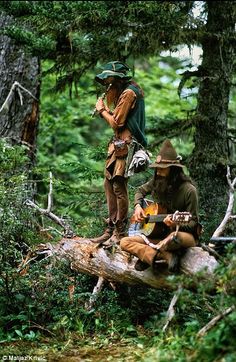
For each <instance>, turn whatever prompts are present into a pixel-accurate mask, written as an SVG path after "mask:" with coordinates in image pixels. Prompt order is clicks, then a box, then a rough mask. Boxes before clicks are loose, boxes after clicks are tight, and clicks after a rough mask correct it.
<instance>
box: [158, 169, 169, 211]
mask: <svg viewBox="0 0 236 362" xmlns="http://www.w3.org/2000/svg"><path fill="white" fill-rule="evenodd" d="M168 181H169V180H168V177H163V176H158V175H157V176H156V180H155V191H156V193H157V195H158V199H159V202H160V203H161V204H163V205H166V203H167V196H168V194H169V190H170V187H169V182H168Z"/></svg>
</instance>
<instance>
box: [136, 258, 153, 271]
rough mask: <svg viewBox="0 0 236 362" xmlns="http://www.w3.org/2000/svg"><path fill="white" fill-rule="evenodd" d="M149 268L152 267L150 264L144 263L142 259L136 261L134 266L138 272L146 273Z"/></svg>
mask: <svg viewBox="0 0 236 362" xmlns="http://www.w3.org/2000/svg"><path fill="white" fill-rule="evenodd" d="M149 267H150V265H149V264H148V263H145V261H142V260H140V259H138V260H137V261H136V263H135V264H134V269H135V270H138V271H144V270H146V269H147V268H149Z"/></svg>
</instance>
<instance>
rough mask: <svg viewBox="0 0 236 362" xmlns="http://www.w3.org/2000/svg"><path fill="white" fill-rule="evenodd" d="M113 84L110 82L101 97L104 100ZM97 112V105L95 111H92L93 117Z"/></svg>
mask: <svg viewBox="0 0 236 362" xmlns="http://www.w3.org/2000/svg"><path fill="white" fill-rule="evenodd" d="M111 86H112V83H110V84H109V85H108V87H107V89H106V91H105V92H104V93H103V94H102V95H101V99H102V100H103V101H104V99H105V98H106V95H107V93H108V91H109V89H110V88H111ZM96 113H97V108H96V107H95V108H94V111H93V113H92V117H94V116H95V115H96Z"/></svg>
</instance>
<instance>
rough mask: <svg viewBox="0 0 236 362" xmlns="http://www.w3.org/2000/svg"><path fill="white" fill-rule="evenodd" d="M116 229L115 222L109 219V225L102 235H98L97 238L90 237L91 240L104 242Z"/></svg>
mask: <svg viewBox="0 0 236 362" xmlns="http://www.w3.org/2000/svg"><path fill="white" fill-rule="evenodd" d="M114 229H115V226H114V223H113V222H112V221H109V223H108V227H107V228H106V229H105V230H104V233H103V234H102V235H101V236H98V237H97V238H93V239H90V241H92V242H93V243H98V244H102V243H104V242H105V241H107V240H108V239H110V238H111V236H112V234H113V231H114Z"/></svg>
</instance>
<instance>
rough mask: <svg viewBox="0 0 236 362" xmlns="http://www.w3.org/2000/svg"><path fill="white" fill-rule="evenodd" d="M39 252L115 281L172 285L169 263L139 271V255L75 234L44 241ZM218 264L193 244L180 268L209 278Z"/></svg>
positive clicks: (168, 286) (72, 266)
mask: <svg viewBox="0 0 236 362" xmlns="http://www.w3.org/2000/svg"><path fill="white" fill-rule="evenodd" d="M37 252H38V253H39V254H46V255H54V256H55V257H56V258H59V259H61V260H62V259H66V260H69V261H70V265H71V268H72V269H73V270H75V271H77V272H79V273H84V274H89V275H93V276H97V277H99V278H103V279H105V280H107V281H108V282H111V283H112V282H118V283H127V284H130V285H135V284H145V285H147V286H150V287H153V288H156V289H161V288H168V289H172V285H171V283H170V281H169V280H168V276H169V275H171V274H170V273H169V272H168V269H167V265H166V264H158V266H157V268H155V270H153V269H152V268H151V267H150V268H148V269H146V270H145V271H142V272H140V271H137V270H135V269H134V264H135V262H136V261H137V258H136V257H134V256H132V257H131V256H130V254H128V253H126V252H124V251H122V250H121V249H120V248H119V246H117V247H116V249H115V250H112V249H104V248H103V247H102V246H101V245H98V244H94V243H92V242H91V241H90V240H88V239H84V238H80V237H73V238H63V239H62V240H61V241H60V242H58V243H57V244H51V243H47V244H41V246H40V248H39V249H38V251H37ZM217 265H218V262H217V260H216V259H215V258H214V256H211V255H210V254H209V253H208V252H207V251H204V250H203V249H202V248H200V247H191V248H188V249H187V250H186V252H185V253H184V255H183V256H182V257H181V261H180V270H181V272H182V273H185V274H188V275H194V274H196V273H198V272H201V275H202V277H203V278H205V277H206V278H209V277H212V276H213V274H214V270H215V269H216V267H217Z"/></svg>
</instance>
